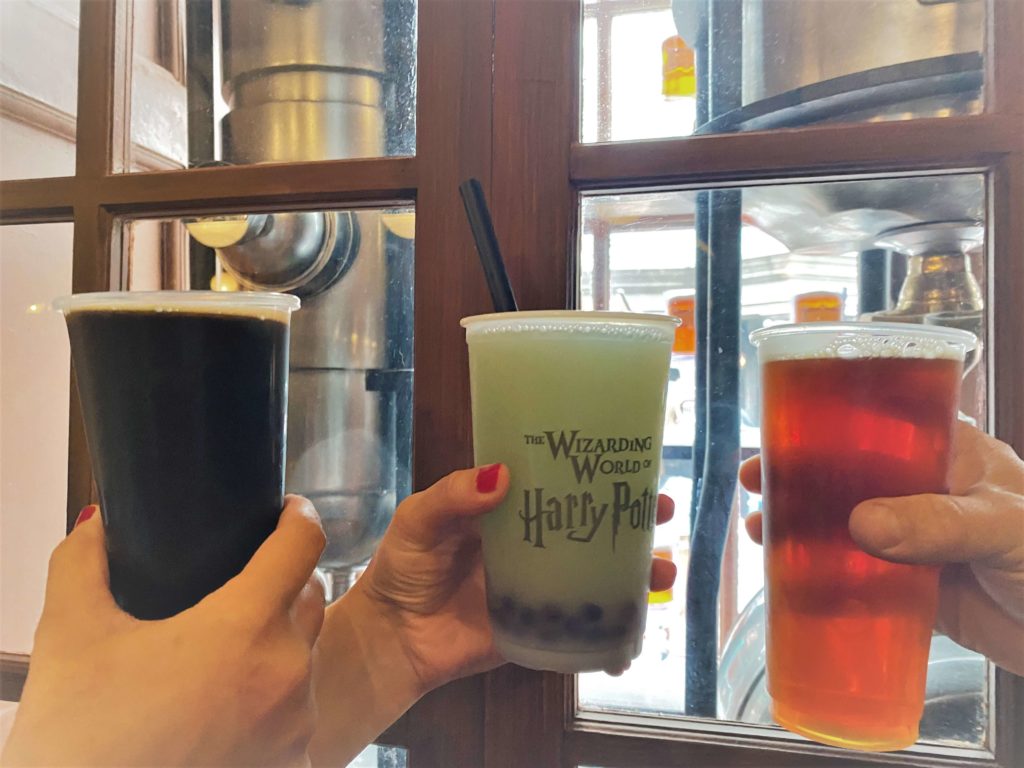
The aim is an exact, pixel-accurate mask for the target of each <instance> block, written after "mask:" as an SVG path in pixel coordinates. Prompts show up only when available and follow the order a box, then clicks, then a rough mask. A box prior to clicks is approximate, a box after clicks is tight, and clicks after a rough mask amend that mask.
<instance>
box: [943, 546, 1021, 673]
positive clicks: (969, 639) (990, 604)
mask: <svg viewBox="0 0 1024 768" xmlns="http://www.w3.org/2000/svg"><path fill="white" fill-rule="evenodd" d="M936 625H937V626H938V628H939V629H940V630H941V631H942V632H944V633H945V634H947V635H949V636H950V637H951V638H953V640H955V641H956V642H957V643H959V644H960V645H962V646H964V647H965V648H970V649H971V650H974V651H978V652H979V653H982V654H984V655H985V656H988V657H989V658H990V659H992V660H993V661H994V662H995V663H996V664H998V665H999V666H1001V667H1003V668H1004V669H1008V670H1010V671H1011V672H1013V673H1014V674H1016V675H1021V674H1024V643H1021V642H1020V624H1018V623H1017V622H1015V621H1014V619H1013V618H1012V617H1011V616H1009V615H1008V614H1007V612H1006V611H1005V610H1004V608H1003V606H1001V605H1000V604H999V603H997V602H996V601H995V600H993V599H992V597H991V596H990V595H989V594H988V593H987V592H986V591H985V590H984V589H983V588H982V587H981V585H980V584H979V583H978V581H977V579H976V578H975V577H974V575H973V573H972V572H971V569H970V566H967V565H959V564H958V565H951V566H947V567H946V568H943V569H942V581H941V587H940V588H939V612H938V617H937V620H936Z"/></svg>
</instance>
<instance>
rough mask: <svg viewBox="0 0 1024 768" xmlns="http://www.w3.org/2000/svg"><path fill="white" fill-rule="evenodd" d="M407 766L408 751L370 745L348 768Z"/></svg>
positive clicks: (401, 767) (405, 767)
mask: <svg viewBox="0 0 1024 768" xmlns="http://www.w3.org/2000/svg"><path fill="white" fill-rule="evenodd" d="M408 765H409V750H407V749H402V748H401V747H385V746H383V745H381V744H371V745H370V746H368V747H367V748H366V749H364V750H363V751H362V752H360V753H359V754H358V755H357V756H356V759H355V760H353V761H352V762H351V763H349V764H348V768H407V766H408Z"/></svg>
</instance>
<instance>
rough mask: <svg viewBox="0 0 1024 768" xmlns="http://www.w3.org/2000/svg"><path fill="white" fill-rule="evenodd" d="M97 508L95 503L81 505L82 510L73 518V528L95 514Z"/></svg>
mask: <svg viewBox="0 0 1024 768" xmlns="http://www.w3.org/2000/svg"><path fill="white" fill-rule="evenodd" d="M97 509H99V507H97V506H96V505H95V504H90V505H89V506H87V507H82V511H81V512H79V513H78V519H77V520H75V528H77V527H78V526H80V525H81V524H82V523H84V522H85V521H86V520H88V519H89V518H90V517H92V516H93V515H95V514H96V510H97Z"/></svg>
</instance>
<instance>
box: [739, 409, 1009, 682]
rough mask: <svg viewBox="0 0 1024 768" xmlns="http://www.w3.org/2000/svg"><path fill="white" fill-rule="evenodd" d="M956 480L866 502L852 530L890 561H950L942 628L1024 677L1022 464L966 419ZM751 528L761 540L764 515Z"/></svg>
mask: <svg viewBox="0 0 1024 768" xmlns="http://www.w3.org/2000/svg"><path fill="white" fill-rule="evenodd" d="M740 483H742V485H743V487H744V488H746V489H747V490H748V491H751V492H752V493H760V492H761V460H760V457H757V456H755V457H754V458H752V459H749V460H748V461H746V462H744V464H743V466H741V467H740ZM949 486H950V493H949V495H943V494H931V493H929V494H921V495H918V496H904V497H900V498H890V499H872V500H870V501H865V502H862V503H861V504H858V505H857V506H856V507H855V508H854V509H853V512H852V513H851V515H850V535H851V536H852V537H853V540H854V541H855V542H856V543H857V545H858V546H860V547H861V548H862V549H863V550H864V551H865V552H868V553H869V554H872V555H874V556H876V557H880V558H882V559H884V560H892V561H894V562H899V563H927V564H931V565H944V566H945V568H943V571H942V579H941V582H940V588H939V612H938V618H937V620H936V621H937V625H938V628H939V629H940V630H941V631H942V632H944V633H945V634H947V635H949V637H951V638H952V639H953V640H955V641H956V642H958V643H960V644H961V645H963V646H966V647H967V648H971V649H973V650H975V651H978V652H979V653H983V654H985V655H986V656H988V657H989V658H991V659H992V660H993V661H995V662H996V663H997V664H999V665H1000V666H1003V667H1005V668H1007V669H1009V670H1011V671H1013V672H1015V673H1016V674H1024V462H1022V461H1021V460H1020V458H1018V457H1017V455H1016V454H1014V452H1013V449H1012V448H1010V446H1008V445H1006V444H1005V443H1002V442H1000V441H999V440H996V439H995V438H993V437H989V436H988V435H986V434H985V433H984V432H982V431H980V430H978V429H975V428H974V427H972V426H970V425H968V424H965V423H962V422H961V423H959V425H958V427H957V433H956V439H955V441H954V446H953V462H952V466H951V468H950V482H949ZM746 525H747V532H748V533H749V534H750V537H751V538H752V539H754V540H755V541H757V542H759V543H760V541H761V515H760V514H754V515H751V516H750V517H748V518H747V521H746Z"/></svg>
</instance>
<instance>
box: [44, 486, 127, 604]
mask: <svg viewBox="0 0 1024 768" xmlns="http://www.w3.org/2000/svg"><path fill="white" fill-rule="evenodd" d="M89 510H92V511H91V512H90V511H89ZM98 511H99V508H98V507H95V506H93V507H86V508H85V509H84V510H82V514H81V515H79V518H78V520H79V522H78V523H76V525H75V529H74V530H73V531H71V533H69V534H68V535H67V537H66V538H65V539H64V541H62V542H61V543H60V544H58V545H57V548H56V549H55V550H54V551H53V554H52V555H51V556H50V566H49V572H48V573H47V576H46V602H45V610H47V611H52V612H54V613H74V612H82V611H85V612H89V613H93V612H95V611H96V610H114V611H118V612H121V609H120V608H118V606H117V603H115V602H114V598H113V596H112V595H111V594H110V571H109V570H108V566H107V549H106V538H105V536H104V531H103V521H102V519H101V518H100V515H99V514H96V513H97V512H98Z"/></svg>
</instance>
